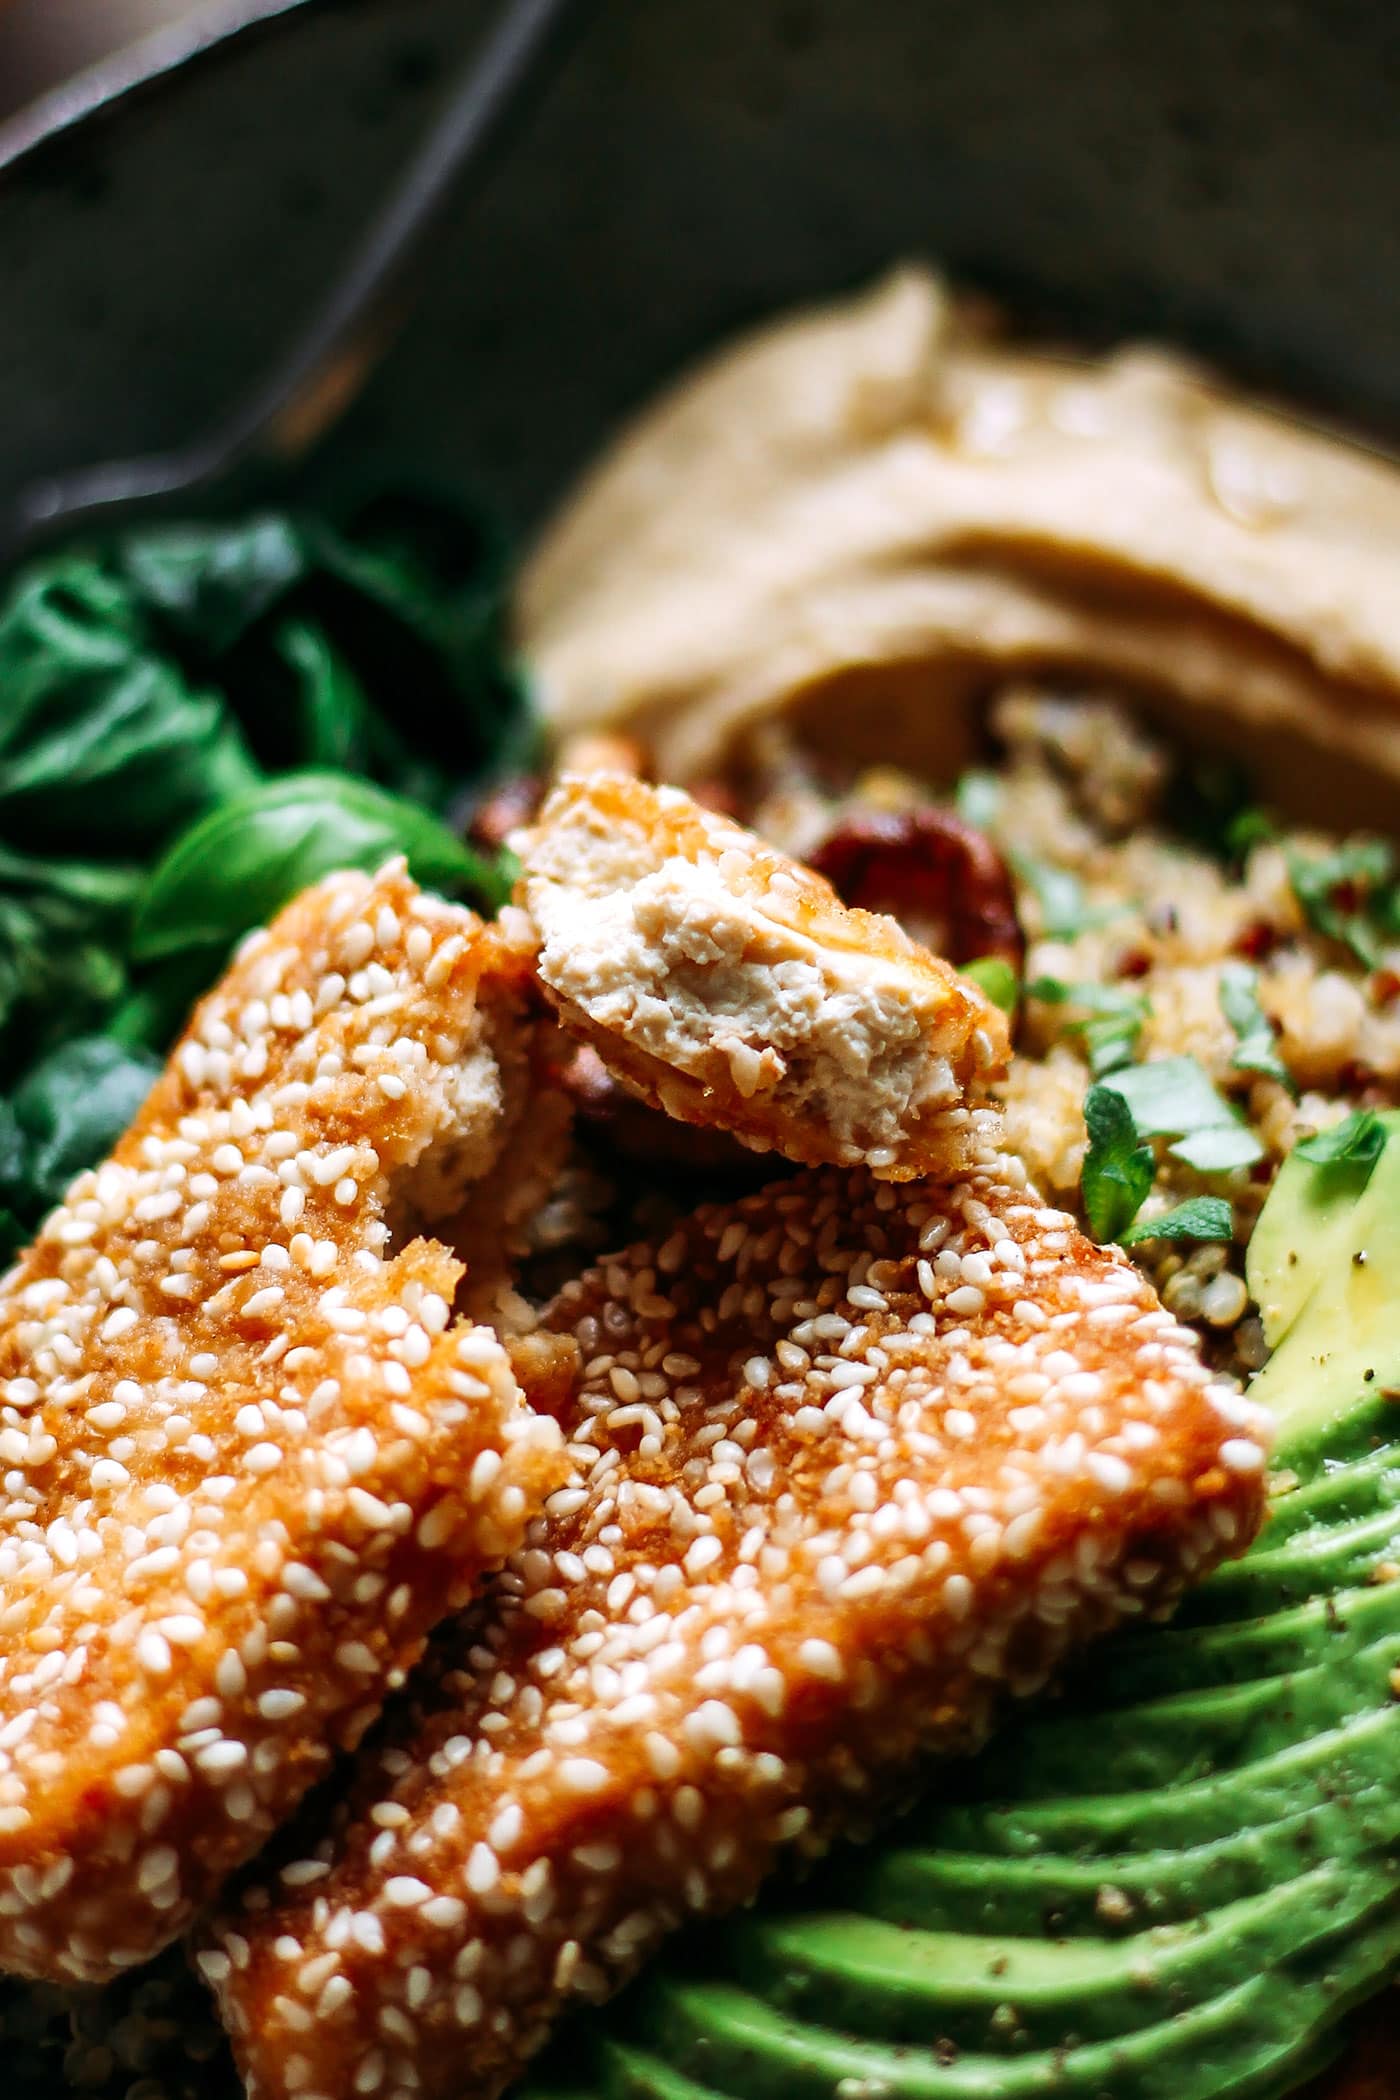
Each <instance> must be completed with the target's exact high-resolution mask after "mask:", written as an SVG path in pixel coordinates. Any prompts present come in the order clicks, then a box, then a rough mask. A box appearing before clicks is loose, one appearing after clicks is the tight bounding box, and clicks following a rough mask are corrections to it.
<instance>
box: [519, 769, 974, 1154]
mask: <svg viewBox="0 0 1400 2100" xmlns="http://www.w3.org/2000/svg"><path fill="white" fill-rule="evenodd" d="M515 843H516V845H517V848H518V850H519V853H520V856H521V860H522V862H523V865H524V871H525V872H524V877H523V880H522V884H521V890H520V896H521V899H522V901H523V902H524V903H525V904H526V905H527V906H528V908H529V911H530V913H531V914H532V916H533V918H534V920H535V922H536V924H537V925H538V927H539V930H540V940H541V946H540V961H539V969H540V977H541V980H542V981H543V984H544V987H545V990H546V992H547V993H548V995H549V997H550V998H551V999H552V1000H553V1001H554V1003H555V1005H556V1006H557V1007H558V1009H559V1012H560V1014H561V1015H562V1017H563V1019H564V1020H565V1022H566V1023H567V1025H568V1026H569V1027H570V1028H572V1029H573V1030H575V1031H576V1032H577V1033H579V1034H581V1035H582V1036H584V1037H585V1038H586V1039H587V1040H588V1041H589V1042H591V1043H592V1044H593V1045H594V1047H595V1048H596V1049H597V1051H598V1054H599V1056H600V1057H601V1058H602V1059H603V1061H604V1063H605V1064H606V1065H607V1066H608V1068H609V1069H610V1070H611V1071H612V1072H613V1073H614V1074H615V1075H616V1076H617V1077H618V1078H619V1079H622V1080H624V1081H625V1082H626V1083H627V1084H628V1085H629V1086H631V1087H632V1088H633V1089H634V1090H635V1091H636V1092H637V1093H639V1094H640V1095H641V1096H642V1097H643V1099H645V1100H647V1101H650V1102H651V1103H653V1105H655V1106H658V1107H661V1108H664V1109H665V1110H666V1111H667V1113H668V1114H670V1115H672V1116H675V1117H676V1118H678V1120H679V1121H681V1122H683V1123H697V1124H702V1125H718V1126H720V1127H721V1128H723V1129H725V1130H729V1131H733V1132H734V1134H735V1135H736V1136H738V1137H740V1138H742V1139H743V1140H744V1142H745V1143H746V1144H749V1145H752V1146H754V1147H756V1148H757V1149H759V1150H773V1151H777V1152H781V1153H783V1154H784V1155H785V1156H786V1157H787V1158H788V1159H794V1160H798V1161H802V1162H804V1163H806V1164H809V1165H821V1164H824V1163H838V1164H842V1165H848V1166H850V1165H858V1164H859V1165H865V1166H867V1167H869V1168H870V1170H871V1172H872V1173H874V1174H876V1175H878V1176H880V1177H881V1178H884V1179H888V1180H892V1181H905V1180H910V1179H912V1178H914V1177H915V1176H918V1175H922V1174H929V1173H937V1172H947V1171H949V1170H950V1169H953V1170H956V1169H957V1168H958V1167H959V1166H960V1165H961V1164H962V1163H963V1162H964V1160H965V1159H966V1157H967V1155H968V1146H969V1144H970V1142H971V1126H970V1123H969V1115H968V1107H969V1104H972V1105H975V1104H976V1103H977V1102H978V1101H979V1100H982V1099H984V1098H985V1094H986V1088H987V1085H988V1082H989V1081H991V1080H993V1079H996V1078H997V1077H999V1076H1000V1074H1001V1073H1002V1072H1003V1070H1004V1069H1005V1064H1006V1058H1007V1055H1008V1048H1009V1045H1008V1038H1007V1028H1006V1019H1005V1016H1004V1015H1003V1014H1002V1013H1001V1012H1000V1010H999V1009H998V1008H997V1007H996V1006H994V1005H993V1004H992V1003H991V1001H990V1000H989V999H987V998H986V996H985V995H984V994H983V992H982V990H981V989H980V987H979V986H978V985H976V984H975V983H973V982H972V980H971V979H969V978H965V977H960V976H959V975H958V974H957V972H956V971H955V970H954V969H953V968H952V966H951V965H950V964H948V963H946V962H942V961H940V960H939V959H938V958H937V957H935V956H932V955H930V954H929V953H928V951H927V949H925V948H921V947H920V946H919V944H918V942H917V941H913V940H911V939H910V938H909V936H908V935H907V934H906V933H905V932H904V931H903V930H902V929H901V927H900V926H899V925H898V924H897V922H896V921H895V920H894V919H890V918H885V917H883V916H881V915H879V914H877V913H874V912H866V911H854V910H850V909H848V908H847V907H846V906H845V905H844V904H842V902H841V900H840V898H839V897H838V896H837V894H836V892H835V890H834V889H832V887H831V885H830V884H829V883H828V882H826V881H825V880H824V879H823V878H822V877H821V876H819V875H815V874H813V872H812V871H811V869H810V868H805V867H803V866H802V865H801V863H800V862H798V861H794V860H790V859H789V858H788V856H787V855H786V854H783V853H779V852H777V851H776V850H775V849H774V848H773V847H771V846H768V845H765V844H764V843H763V841H762V840H760V839H758V838H757V837H755V835H754V834H753V833H752V832H749V831H745V830H744V829H743V828H742V826H740V825H738V824H734V823H731V822H730V821H729V819H728V818H727V817H720V816H716V815H715V814H714V813H713V812H712V811H710V810H707V809H703V808H701V806H700V805H699V804H698V803H696V802H693V801H692V800H691V799H690V797H689V796H688V795H685V794H683V793H682V792H681V791H680V789H679V788H670V787H651V786H649V785H648V784H647V783H646V782H644V781H641V780H636V779H633V778H631V777H629V776H627V775H624V774H621V773H591V774H587V775H572V776H566V777H565V778H564V779H563V780H561V781H560V782H559V784H558V786H557V787H555V788H554V790H553V791H552V793H551V794H550V795H549V797H548V798H547V800H546V801H545V804H544V806H543V808H542V809H541V811H540V814H539V816H538V818H537V819H536V821H535V823H534V825H533V826H531V827H530V828H529V829H527V830H526V831H523V832H521V833H520V834H518V835H517V838H516V841H515Z"/></svg>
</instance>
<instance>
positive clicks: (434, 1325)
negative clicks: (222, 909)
mask: <svg viewBox="0 0 1400 2100" xmlns="http://www.w3.org/2000/svg"><path fill="white" fill-rule="evenodd" d="M519 922H520V915H519V914H513V915H511V916H510V920H509V923H508V924H507V925H506V926H505V927H504V928H502V929H497V928H495V927H485V926H483V925H482V924H481V922H480V921H479V920H478V919H476V918H475V917H474V916H473V915H472V914H471V913H470V912H467V911H463V910H461V909H459V908H457V907H456V906H452V905H448V904H444V903H442V902H441V901H439V900H438V899H435V898H433V897H430V896H426V895H423V894H421V893H420V892H419V891H418V890H417V888H416V887H415V886H414V884H413V883H412V882H411V881H410V880H409V879H408V877H407V875H406V873H405V872H404V869H403V865H402V863H394V864H391V865H390V866H389V867H388V868H386V869H385V870H383V871H381V873H380V874H379V875H378V876H377V877H376V878H375V879H374V880H373V881H371V880H369V879H367V878H366V877H364V876H361V875H341V876H334V877H332V878H330V879H329V880H328V881H327V882H325V883H323V884H321V885H320V886H319V887H318V888H316V889H314V890H310V891H308V892H307V893H306V894H305V895H304V896H302V897H301V898H299V899H298V900H297V901H296V902H295V903H294V904H293V905H291V906H290V907H289V908H288V909H287V911H286V912H284V913H283V915H282V916H281V917H280V918H279V919H278V920H277V921H276V923H275V924H274V925H273V927H272V928H271V929H270V930H269V931H266V932H262V933H258V934H256V935H254V936H253V937H252V938H251V939H249V940H248V941H247V942H246V943H245V944H244V946H243V947H242V949H241V950H240V952H239V954H238V956H237V958H236V959H235V961H234V963H233V965H232V966H231V968H230V970H229V972H228V974H227V976H226V977H225V978H224V980H223V982H222V983H221V984H220V985H219V986H218V988H217V989H216V990H215V991H214V992H213V993H212V994H211V995H210V997H209V998H207V999H206V1000H205V1001H204V1002H203V1004H202V1005H201V1006H200V1007H199V1009H198V1010H197V1012H196V1013H195V1016H194V1018H193V1020H192V1022H191V1024H190V1027H189V1029H188V1032H187V1033H186V1034H185V1036H184V1038H183V1039H182V1041H181V1042H180V1043H179V1044H178V1046H177V1047H176V1049H175V1051H174V1053H173V1054H172V1056H171V1059H170V1062H169V1065H168V1067H167V1069H166V1071H165V1073H164V1075H163V1076H162V1077H161V1079H160V1080H159V1081H158V1082H157V1084H156V1086H155V1089H154V1091H153V1092H152V1094H151V1096H150V1098H149V1100H148V1101H147V1103H146V1105H145V1107H144V1108H143V1110H142V1112H141V1114H140V1116H139V1117H138V1118H137V1121H136V1123H135V1124H134V1126H133V1128H132V1129H131V1130H130V1131H129V1132H128V1134H127V1135H126V1136H125V1137H124V1138H123V1139H122V1141H121V1143H120V1144H119V1145H118V1146H117V1149H116V1151H115V1152H114V1154H113V1155H112V1157H111V1158H110V1159H109V1160H107V1161H106V1162H105V1163H104V1164H103V1165H102V1166H100V1167H98V1168H97V1169H96V1170H95V1171H93V1172H90V1173H86V1174H84V1175H82V1176H81V1177H80V1178H79V1179H78V1180H77V1181H76V1182H75V1183H74V1184H73V1186H72V1188H71V1189H70V1190H69V1192H68V1196H67V1198H66V1200H65V1202H64V1203H63V1204H62V1206H61V1207H60V1208H59V1209H58V1210H56V1211H55V1212H54V1213H53V1215H52V1216H51V1217H50V1218H49V1219H48V1221H47V1222H46V1224H45V1226H44V1228H43V1231H42V1232H41V1234H40V1236H39V1238H38V1240H37V1241H36V1243H35V1244H34V1246H33V1247H31V1248H30V1249H29V1251H28V1252H27V1253H26V1254H25V1255H24V1256H23V1257H22V1258H21V1260H20V1261H19V1263H18V1264H17V1266H16V1267H15V1268H13V1269H12V1270H11V1271H10V1273H9V1274H8V1275H7V1276H6V1277H5V1278H4V1280H3V1282H0V1458H3V1460H4V1471H3V1480H2V1482H0V1966H3V1967H4V1968H6V1969H11V1970H18V1971H20V1972H21V1973H23V1974H25V1975H30V1976H38V1977H50V1978H57V1979H76V1980H79V1981H96V1980H98V1979H101V1978H104V1977H109V1976H112V1975H113V1974H115V1973H117V1972H118V1971H120V1970H123V1969H126V1968H129V1967H131V1966H133V1965H134V1964H136V1963H138V1962H141V1961H144V1960H145V1959H146V1958H147V1957H148V1956H150V1955H152V1954H154V1953H155V1952H156V1951H157V1949H159V1948H160V1947H161V1946H163V1945H164V1944H165V1943H166V1942H167V1941H169V1940H171V1939H172V1938H174V1937H175V1935H176V1934H177V1933H178V1932H179V1931H180V1930H181V1929H182V1928H183V1927H184V1925H185V1924H186V1923H187V1922H188V1920H189V1918H190V1917H191V1915H192V1914H193V1912H194V1911H195V1909H196V1908H198V1907H199V1906H201V1905H202V1904H204V1903H205V1902H207V1901H208V1899H209V1898H210V1897H211V1896H212V1894H213V1893H214V1891H215V1890H216V1889H217V1888H218V1887H219V1885H220V1884H221V1882H222V1881H223V1879H224V1878H225V1877H226V1875H227V1874H228V1872H229V1871H230V1870H231V1869H232V1868H234V1867H237V1866H239V1865H240V1864H241V1863H242V1862H243V1861H245V1860H247V1859H248V1858H250V1857H251V1855H252V1854H253V1853H254V1852H255V1851H257V1849H258V1847H259V1846H260V1845H261V1844H262V1843H263V1841H264V1840H265V1839H266V1837H267V1835H268V1833H269V1832H270V1831H271V1830H272V1829H273V1828H274V1827H276V1825H278V1824H279V1823H280V1822H282V1821H283V1820H284V1819H285V1817H286V1816H287V1814H288V1813H289V1812H290V1810H291V1809H292V1808H293V1807H294V1806H295V1805H296V1804H297V1802H298V1801H299V1800H300V1798H301V1797H302V1795H303V1794H304V1793H305V1791H306V1789H307V1788H308V1786H310V1785H311V1784H312V1782H313V1781H314V1780H316V1779H317V1778H319V1777H320V1776H321V1774H322V1773H323V1772H324V1771H325V1770H326V1769H327V1767H328V1766H329V1764H330V1761H331V1759H332V1757H333V1756H334V1755H335V1753H336V1752H337V1751H338V1750H340V1749H344V1748H347V1747H349V1746H351V1745H353V1744H355V1743H356V1742H357V1741H358V1740H359V1738H360V1736H361V1735H362V1734H363V1732H364V1730H365V1728H366V1727H367V1726H368V1725H369V1723H370V1721H371V1720H372V1719H373V1718H374V1717H375V1715H376V1713H377V1711H378V1709H379V1706H380V1704H381V1702H382V1699H383V1696H384V1693H385V1691H386V1689H388V1688H390V1687H393V1686H396V1685H398V1684H400V1683H402V1681H403V1678H404V1675H405V1673H406V1671H407V1670H408V1668H409V1667H410V1666H411V1665H412V1664H413V1663H414V1662H415V1661H416V1660H417V1658H418V1656H419V1654H420V1652H421V1650H422V1646H423V1642H424V1640H425V1637H426V1635H427V1633H428V1631H429V1629H430V1628H431V1627H432V1626H433V1625H434V1624H435V1623H436V1621H437V1620H438V1619H439V1618H440V1617H441V1616H442V1614H443V1613H444V1612H445V1611H446V1610H448V1609H449V1608H452V1607H455V1606H457V1605H459V1604H462V1603H464V1602H465V1601H466V1600H467V1598H468V1597H469V1596H470V1595H471V1594H472V1593H473V1591H474V1589H475V1587H476V1585H477V1579H478V1577H479V1576H480V1574H481V1571H482V1570H483V1569H484V1568H486V1567H488V1566H491V1565H496V1564H499V1562H500V1561H501V1559H502V1558H503V1556H504V1555H505V1554H506V1553H508V1552H509V1551H510V1550H511V1549H512V1548H513V1547H515V1546H516V1545H518V1543H519V1541H520V1539H521V1536H522V1534H523V1531H524V1528H525V1524H526V1521H527V1519H528V1518H529V1517H531V1516H532V1515H534V1514H535V1513H537V1511H538V1510H539V1508H540V1505H541V1503H542V1501H543V1499H544V1497H545V1495H546V1494H547V1493H548V1492H549V1490H550V1489H551V1487H553V1486H555V1485H557V1483H558V1480H559V1478H560V1475H561V1468H562V1464H563V1461H562V1456H561V1454H560V1452H559V1448H558V1446H559V1434H558V1430H557V1428H556V1426H555V1425H554V1423H552V1422H550V1421H547V1420H543V1419H540V1418H538V1417H537V1416H535V1415H534V1414H532V1413H531V1412H529V1411H528V1410H527V1409H526V1408H525V1407H524V1405H523V1402H522V1398H521V1394H520V1390H519V1387H518V1385H517V1383H516V1381H515V1378H514V1377H513V1375H512V1373H511V1369H510V1366H509V1364H508V1362H507V1359H506V1356H505V1354H504V1352H503V1350H502V1347H501V1345H500V1343H499V1342H498V1340H497V1339H496V1337H495V1336H494V1335H493V1334H492V1333H491V1332H490V1331H489V1330H486V1329H483V1328H478V1327H472V1326H469V1325H465V1324H461V1323H456V1324H454V1322H453V1320H452V1317H451V1313H450V1310H449V1308H450V1306H451V1303H452V1299H453V1294H454V1291H455V1288H456V1285H457V1281H458V1277H459V1275H460V1273H461V1264H460V1263H459V1262H458V1261H456V1260H455V1259H454V1258H453V1257H452V1256H451V1255H450V1254H449V1253H448V1252H447V1250H446V1249H445V1248H444V1247H442V1246H440V1245H438V1244H437V1243H435V1242H434V1241H433V1240H430V1239H425V1238H419V1239H415V1240H412V1241H410V1242H409V1243H408V1244H405V1245H404V1246H403V1247H402V1249H401V1251H398V1252H395V1251H393V1250H392V1248H391V1247H390V1246H389V1245H388V1236H389V1228H388V1226H387V1224H386V1222H385V1216H386V1210H388V1209H389V1208H390V1207H391V1206H393V1208H394V1209H395V1210H396V1211H397V1212H403V1211H404V1209H405V1207H406V1206H412V1205H417V1204H421V1203H423V1202H425V1201H426V1203H427V1205H428V1207H429V1208H442V1209H445V1208H447V1207H449V1206H451V1205H458V1204H460V1202H461V1200H462V1194H463V1183H464V1181H465V1180H466V1179H467V1178H468V1177H469V1176H472V1175H477V1174H480V1173H482V1172H484V1171H485V1170H486V1169H487V1168H489V1166H490V1165H491V1163H492V1162H493V1160H494V1159H495V1158H496V1156H497V1155H498V1153H499V1151H500V1149H501V1147H502V1145H503V1144H504V1143H505V1142H506V1139H507V1136H508V1133H509V1130H510V1128H511V1126H512V1123H513V1121H514V1120H515V1119H516V1118H518V1116H519V1115H520V1113H521V1112H522V1110H523V1107H524V1105H525V1104H524V1103H522V1102H520V1101H519V1100H515V1099H512V1098H511V1090H510V1088H509V1087H506V1086H503V1084H502V1073H503V1071H504V1070H505V1069H506V1066H507V1065H510V1066H512V1067H515V1066H517V1065H518V1064H519V1062H520V1060H519V1056H518V1047H519V1045H518V1038H519V1037H520V1035H521V1034H522V1032H523V1031H526V1030H528V1028H529V1027H530V1026H531V1025H532V1024H531V1023H530V1022H529V1021H528V1019H527V1018H526V1005H525V998H524V991H525V986H526V983H527V978H528V970H529V963H530V950H529V945H528V938H525V936H526V935H527V929H525V928H524V927H523V925H522V924H521V923H519ZM506 1046H510V1055H509V1057H508V1058H507V1057H505V1056H504V1054H503V1053H504V1051H505V1048H506Z"/></svg>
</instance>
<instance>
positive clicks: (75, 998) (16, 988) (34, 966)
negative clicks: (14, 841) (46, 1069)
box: [0, 845, 141, 1083]
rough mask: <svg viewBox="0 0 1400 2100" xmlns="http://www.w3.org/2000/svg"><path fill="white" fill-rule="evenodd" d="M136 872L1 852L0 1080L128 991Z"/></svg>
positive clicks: (85, 1025) (93, 1021)
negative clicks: (127, 961)
mask: <svg viewBox="0 0 1400 2100" xmlns="http://www.w3.org/2000/svg"><path fill="white" fill-rule="evenodd" d="M140 886H141V875H140V871H139V870H138V869H136V868H133V867H129V866H127V865H126V864H125V863H122V862H115V861H113V862H105V863H104V862H93V861H76V860H75V861H69V860H42V859H39V858H38V857H37V856H34V855H30V854H25V853H20V852H18V851H16V850H15V849H14V848H12V847H9V846H3V845H0V1083H3V1080H4V1079H5V1078H6V1077H7V1076H8V1075H10V1074H12V1073H13V1072H14V1071H15V1070H16V1069H18V1068H19V1067H20V1066H22V1065H23V1064H25V1063H27V1062H28V1061H29V1060H30V1059H32V1058H33V1057H35V1056H36V1055H39V1054H41V1053H42V1052H43V1051H44V1050H46V1049H47V1048H48V1047H49V1046H50V1045H52V1044H54V1043H56V1042H58V1041H60V1040H61V1039H62V1038H63V1037H64V1036H66V1035H72V1034H74V1033H80V1032H82V1031H83V1030H85V1029H88V1028H91V1027H93V1026H94V1025H96V1024H97V1023H98V1022H100V1020H101V1019H102V1017H103V1015H104V1014H105V1013H106V1012H107V1011H108V1010H109V1008H110V1007H111V1006H112V1004H113V1002H114V1001H115V1000H116V999H118V998H119V997H120V995H121V993H122V991H123V989H124V987H125V983H126V968H125V962H124V952H125V943H126V932H127V927H128V924H129V921H130V915H131V909H132V906H133V904H134V902H135V899H136V896H137V894H138V892H139V890H140Z"/></svg>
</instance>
